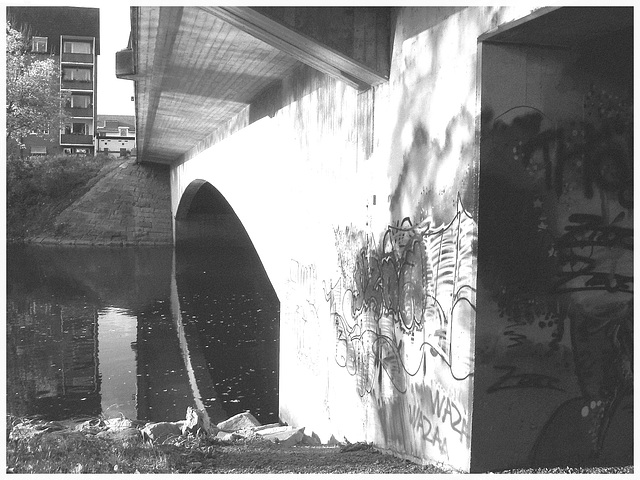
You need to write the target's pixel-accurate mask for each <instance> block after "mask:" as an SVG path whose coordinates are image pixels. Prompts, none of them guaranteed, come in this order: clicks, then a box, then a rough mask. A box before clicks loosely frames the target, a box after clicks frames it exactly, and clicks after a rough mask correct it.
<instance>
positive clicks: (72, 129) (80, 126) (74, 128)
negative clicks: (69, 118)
mask: <svg viewBox="0 0 640 480" xmlns="http://www.w3.org/2000/svg"><path fill="white" fill-rule="evenodd" d="M88 127H89V126H88V125H87V124H86V123H68V124H66V125H65V126H64V133H65V134H67V135H88V133H87V132H88V131H89V128H88Z"/></svg>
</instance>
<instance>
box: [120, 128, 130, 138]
mask: <svg viewBox="0 0 640 480" xmlns="http://www.w3.org/2000/svg"><path fill="white" fill-rule="evenodd" d="M118 130H119V131H120V136H121V137H126V136H127V135H129V127H118Z"/></svg>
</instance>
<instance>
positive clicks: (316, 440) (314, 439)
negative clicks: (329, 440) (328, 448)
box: [300, 431, 322, 447]
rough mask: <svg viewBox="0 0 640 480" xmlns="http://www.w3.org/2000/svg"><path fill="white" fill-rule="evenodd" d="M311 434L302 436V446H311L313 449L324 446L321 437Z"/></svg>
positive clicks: (305, 433)
mask: <svg viewBox="0 0 640 480" xmlns="http://www.w3.org/2000/svg"><path fill="white" fill-rule="evenodd" d="M310 433H311V434H310V435H308V434H307V432H306V431H305V432H304V435H303V436H302V441H301V442H300V443H301V444H302V445H309V446H312V447H315V446H318V445H322V440H320V437H319V436H318V434H317V433H316V432H310Z"/></svg>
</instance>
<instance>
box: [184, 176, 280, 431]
mask: <svg viewBox="0 0 640 480" xmlns="http://www.w3.org/2000/svg"><path fill="white" fill-rule="evenodd" d="M175 251H176V257H175V258H176V267H175V276H176V285H177V294H178V299H179V303H180V312H181V317H182V319H183V322H184V324H185V325H186V326H185V332H186V333H187V336H186V341H187V343H189V344H190V352H192V351H193V352H196V353H192V354H191V356H192V358H191V359H190V360H191V363H195V364H196V365H195V369H197V370H198V371H199V372H203V371H206V372H207V373H208V377H207V378H206V379H205V380H207V381H206V382H205V383H207V384H209V385H213V386H214V388H213V390H214V391H213V394H212V395H213V396H214V397H215V402H214V401H213V400H211V398H209V399H207V398H203V399H202V402H203V403H204V405H205V406H206V407H208V408H207V411H209V408H211V409H213V404H214V403H215V404H216V405H217V406H221V407H222V409H223V411H224V414H225V415H226V417H227V418H228V417H231V416H233V415H235V414H237V413H241V412H243V411H247V410H248V411H249V412H251V413H252V414H253V415H254V416H255V417H256V418H257V419H258V421H260V422H261V423H262V424H268V423H274V422H277V421H279V400H278V383H279V354H280V353H279V343H280V342H279V333H280V302H279V301H278V297H277V295H276V293H275V290H274V289H273V286H272V284H271V282H270V280H269V278H268V276H267V273H266V271H265V269H264V266H263V265H262V262H261V260H260V258H259V256H258V253H257V252H256V250H255V248H254V246H253V243H252V242H251V240H250V238H249V235H248V234H247V232H246V230H245V229H244V226H243V225H242V222H241V221H240V219H239V218H238V217H237V215H236V214H235V212H234V210H233V208H232V207H231V205H229V203H228V202H227V200H226V199H225V198H224V196H223V195H222V194H221V193H220V192H219V191H218V190H217V189H216V188H215V187H214V186H213V185H211V184H210V183H209V182H206V181H204V180H196V181H194V182H192V183H191V184H190V185H189V187H187V189H186V190H185V193H184V194H183V197H182V199H181V201H180V205H179V207H178V209H177V212H176V250H175ZM191 347H193V348H191ZM205 369H206V370H205ZM200 381H201V382H202V381H203V380H202V379H201V380H200ZM211 391H212V390H211V388H210V389H209V392H211ZM216 408H218V407H216ZM216 414H217V415H219V411H217V412H216Z"/></svg>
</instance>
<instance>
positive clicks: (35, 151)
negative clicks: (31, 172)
mask: <svg viewBox="0 0 640 480" xmlns="http://www.w3.org/2000/svg"><path fill="white" fill-rule="evenodd" d="M46 154H47V147H46V146H40V145H32V146H31V155H46Z"/></svg>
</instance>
